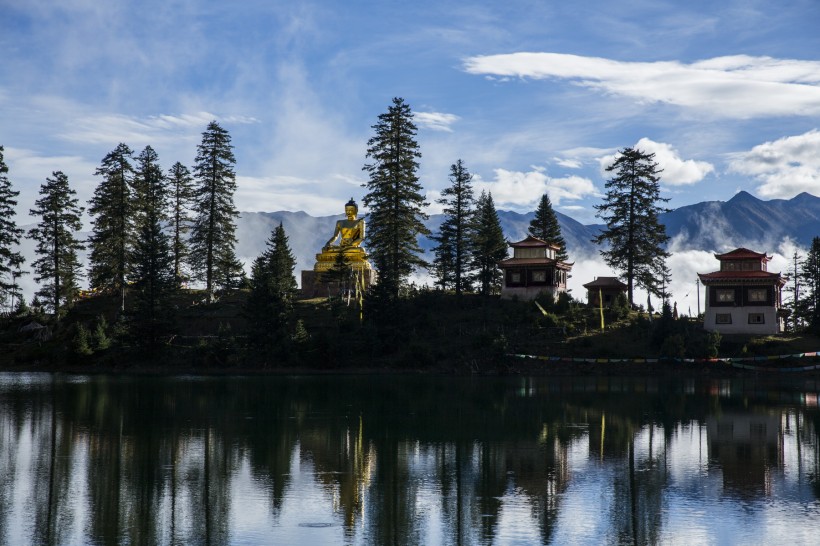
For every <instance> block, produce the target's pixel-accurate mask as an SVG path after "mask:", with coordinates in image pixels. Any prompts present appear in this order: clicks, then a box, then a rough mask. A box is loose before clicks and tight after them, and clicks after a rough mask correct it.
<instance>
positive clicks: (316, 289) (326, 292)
mask: <svg viewBox="0 0 820 546" xmlns="http://www.w3.org/2000/svg"><path fill="white" fill-rule="evenodd" d="M352 267H353V273H354V275H355V274H356V273H357V272H358V274H359V275H360V276H361V277H363V278H364V287H365V290H366V289H367V288H369V287H370V286H371V285H373V284H376V272H375V271H374V270H373V269H370V264H367V268H362V269H358V268H356V267H355V264H354V265H353V266H352ZM342 288H343V287H342V286H340V283H338V282H336V281H331V282H325V281H323V280H322V272H321V271H315V270H312V269H303V270H302V297H303V298H327V297H330V296H338V295H339V293H340V292H341V291H342Z"/></svg>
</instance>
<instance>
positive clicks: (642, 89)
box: [464, 52, 820, 119]
mask: <svg viewBox="0 0 820 546" xmlns="http://www.w3.org/2000/svg"><path fill="white" fill-rule="evenodd" d="M464 70H465V71H467V72H468V73H470V74H483V75H489V76H494V77H501V78H510V77H516V78H531V79H535V80H542V79H556V80H568V81H570V82H571V83H573V84H575V85H579V86H581V87H586V88H589V89H594V90H597V91H600V92H602V93H608V94H613V95H618V96H622V97H628V98H631V99H634V100H636V101H638V102H641V103H663V104H670V105H674V106H679V107H683V108H689V109H693V110H697V111H700V112H703V113H706V114H709V115H711V116H715V117H719V118H737V119H747V118H756V117H769V116H816V115H818V114H820V61H800V60H794V59H775V58H772V57H753V56H749V55H732V56H725V57H715V58H712V59H706V60H702V61H697V62H693V63H689V64H687V63H683V62H680V61H658V62H628V61H616V60H612V59H605V58H601V57H584V56H580V55H568V54H563V53H527V52H520V53H510V54H503V55H483V56H474V57H469V58H467V59H466V60H465V61H464Z"/></svg>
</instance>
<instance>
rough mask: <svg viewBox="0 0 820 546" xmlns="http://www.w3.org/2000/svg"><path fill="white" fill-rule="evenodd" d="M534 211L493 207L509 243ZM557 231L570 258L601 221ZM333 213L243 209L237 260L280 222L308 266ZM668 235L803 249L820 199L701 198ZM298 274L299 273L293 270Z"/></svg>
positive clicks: (562, 219)
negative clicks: (789, 244) (789, 243)
mask: <svg viewBox="0 0 820 546" xmlns="http://www.w3.org/2000/svg"><path fill="white" fill-rule="evenodd" d="M533 215H534V211H533V212H528V213H526V214H521V213H517V212H512V211H504V210H499V211H498V217H499V220H500V221H501V227H502V229H503V230H504V235H505V236H506V237H507V239H508V240H510V241H518V240H521V239H523V238H524V237H526V233H527V228H528V227H529V223H530V220H532V217H533ZM556 216H557V217H558V222H559V223H560V224H561V232H562V234H563V236H564V239H565V240H566V242H567V250H568V253H569V256H570V261H573V260H575V259H577V258H581V257H591V256H597V254H598V246H597V245H595V244H594V243H592V242H591V240H592V238H593V237H594V236H595V235H597V234H598V233H600V231H601V229H603V227H604V226H603V225H602V224H590V225H584V224H581V223H580V222H577V221H576V220H574V219H573V218H571V217H569V216H567V215H565V214H562V213H560V212H556ZM343 217H344V216H343V215H341V214H340V215H338V216H319V217H314V216H310V215H309V214H307V213H305V212H301V211H300V212H286V211H279V212H243V213H242V214H241V216H240V218H239V221H238V224H237V238H238V239H239V246H238V248H237V254H238V255H239V256H240V258H242V259H245V260H251V259H253V258H254V257H256V256H257V255H258V254H259V253H260V252H261V251H262V249H263V248H264V245H265V241H266V240H267V238H268V237H269V236H270V233H271V231H272V230H273V228H274V227H275V226H276V225H278V224H279V222H282V224H283V226H284V228H285V231H286V232H287V234H288V237H289V239H290V244H291V248H292V249H293V253H294V255H295V256H296V260H297V269H299V270H301V269H311V268H312V267H313V263H314V261H315V254H316V253H317V252H318V251H319V250H320V249H321V248H322V246H323V245H324V244H325V243H326V242H327V240H328V239H329V238H330V235H331V234H332V233H333V228H334V225H335V223H336V220H340V219H342V218H343ZM443 218H444V217H443V215H441V214H436V215H432V216H430V219H429V220H428V221H427V223H426V225H427V227H428V228H429V229H430V230H431V231H432V232H434V233H435V232H436V231H437V230H438V227H439V225H440V224H441V222H442V220H443ZM660 220H661V222H662V223H663V224H665V225H666V231H667V234H668V235H669V236H670V237H671V241H670V245H669V248H670V250H672V251H673V252H680V251H686V250H703V251H708V252H724V251H727V250H731V249H733V248H736V247H739V246H745V247H748V248H751V249H754V250H757V251H760V252H769V253H771V252H772V251H774V250H776V249H777V248H778V247H779V245H780V243H781V242H782V241H783V240H785V239H790V240H791V241H792V242H793V243H795V244H796V245H798V246H800V247H803V248H806V247H808V246H809V245H810V244H811V239H812V237H815V236H820V197H816V196H814V195H810V194H808V193H801V194H800V195H798V196H796V197H794V198H792V199H789V200H785V199H773V200H771V201H763V200H760V199H758V198H756V197H754V196H753V195H751V194H749V193H747V192H745V191H741V192H739V193H737V194H736V195H735V196H734V197H733V198H732V199H730V200H729V201H705V202H702V203H697V204H694V205H688V206H685V207H680V208H678V209H675V210H673V211H671V212H668V213H664V214H662V215H661V218H660ZM421 246H422V248H423V249H424V250H425V252H426V253H427V254H428V257H430V258H431V257H432V248H433V246H434V242H433V241H431V240H430V239H429V238H426V237H425V238H422V240H421ZM297 277H298V271H297Z"/></svg>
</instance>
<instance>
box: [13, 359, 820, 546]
mask: <svg viewBox="0 0 820 546" xmlns="http://www.w3.org/2000/svg"><path fill="white" fill-rule="evenodd" d="M818 390H820V383H817V382H814V381H804V380H793V381H792V382H791V383H789V384H778V385H775V384H772V383H771V382H770V383H768V384H767V383H763V382H757V381H754V380H746V379H744V380H700V379H697V380H692V379H675V380H664V379H642V380H631V379H624V378H543V377H542V378H451V377H418V376H386V377H385V376H379V377H372V376H344V377H227V378H226V377H173V378H169V377H159V378H158V377H121V376H106V375H95V376H66V375H51V374H0V544H35V543H39V544H61V545H62V544H89V543H96V544H125V543H130V544H254V545H255V544H541V543H554V544H602V543H607V544H616V543H622V544H651V543H664V544H666V543H668V544H674V543H680V544H699V543H701V544H787V543H788V544H811V543H817V542H818V540H820V500H818V499H820V455H819V450H818V426H820V411H818V407H817V400H818Z"/></svg>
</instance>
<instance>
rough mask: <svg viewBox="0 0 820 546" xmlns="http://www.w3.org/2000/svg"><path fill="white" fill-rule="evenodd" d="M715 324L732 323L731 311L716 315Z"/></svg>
mask: <svg viewBox="0 0 820 546" xmlns="http://www.w3.org/2000/svg"><path fill="white" fill-rule="evenodd" d="M715 324H732V315H731V313H717V314H716V315H715Z"/></svg>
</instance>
